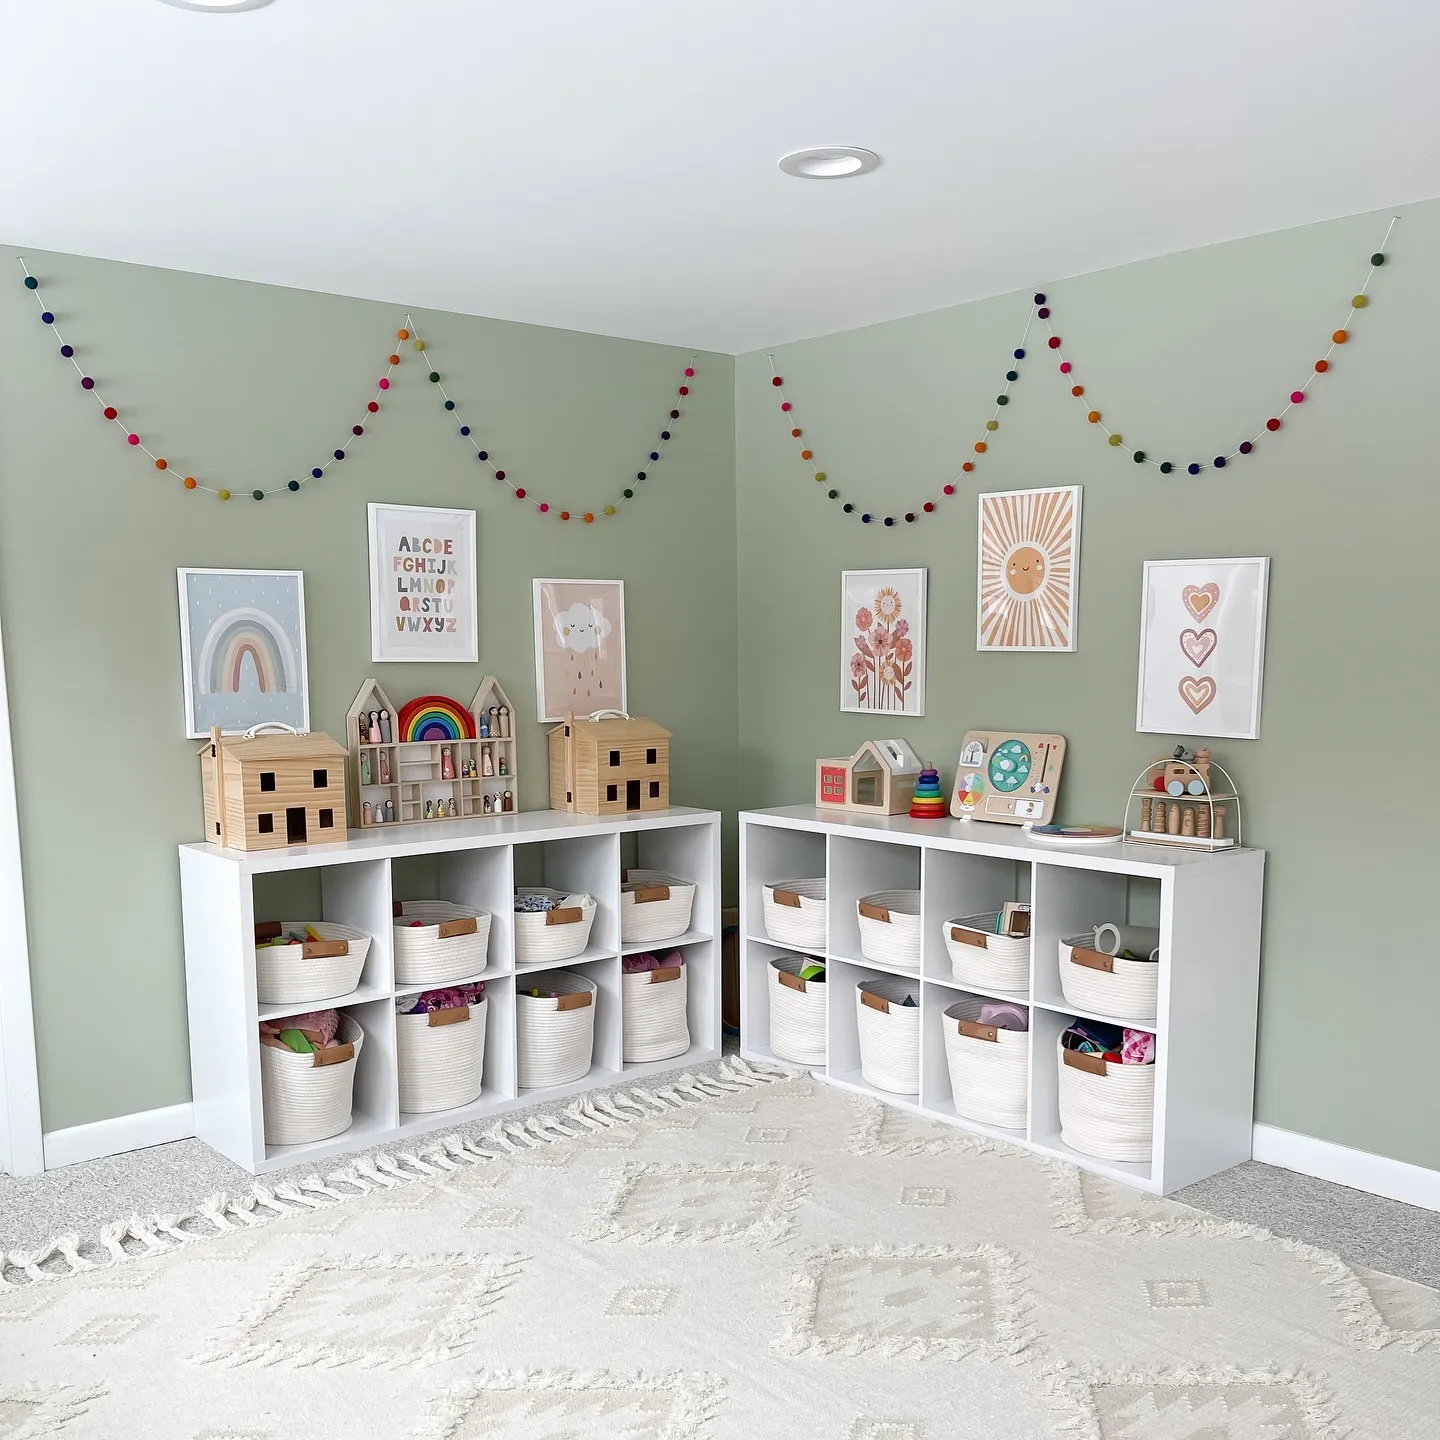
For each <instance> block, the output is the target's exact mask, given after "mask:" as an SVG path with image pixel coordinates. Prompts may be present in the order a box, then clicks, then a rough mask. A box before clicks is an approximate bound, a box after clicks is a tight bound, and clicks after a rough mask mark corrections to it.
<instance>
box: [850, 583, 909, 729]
mask: <svg viewBox="0 0 1440 1440" xmlns="http://www.w3.org/2000/svg"><path fill="white" fill-rule="evenodd" d="M925 576H926V572H925V571H924V570H845V571H842V572H841V576H840V708H841V709H842V710H849V711H855V712H860V713H864V714H870V713H872V712H874V713H877V714H881V713H883V714H886V715H923V714H924V713H925Z"/></svg>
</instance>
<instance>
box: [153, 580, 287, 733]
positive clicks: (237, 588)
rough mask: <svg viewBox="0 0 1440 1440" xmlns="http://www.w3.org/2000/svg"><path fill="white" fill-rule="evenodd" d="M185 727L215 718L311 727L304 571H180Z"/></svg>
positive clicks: (227, 725) (230, 726)
mask: <svg viewBox="0 0 1440 1440" xmlns="http://www.w3.org/2000/svg"><path fill="white" fill-rule="evenodd" d="M176 576H177V578H178V580H179V586H180V659H181V667H182V671H183V676H184V689H185V733H186V735H188V736H189V737H190V738H191V739H192V740H203V739H204V738H205V737H206V736H207V735H208V734H209V733H210V727H211V726H212V725H218V726H219V727H220V728H221V729H222V730H223V731H224V732H225V733H226V734H227V735H238V734H239V733H240V732H241V731H243V730H248V729H249V728H250V727H251V726H252V725H264V724H274V723H278V724H281V725H289V726H290V727H291V728H292V729H295V730H308V729H309V728H310V690H309V684H308V681H307V679H306V673H305V576H304V574H303V573H302V572H301V571H299V570H179V571H177V572H176Z"/></svg>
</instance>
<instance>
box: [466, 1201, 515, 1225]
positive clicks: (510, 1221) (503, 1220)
mask: <svg viewBox="0 0 1440 1440" xmlns="http://www.w3.org/2000/svg"><path fill="white" fill-rule="evenodd" d="M524 1214H525V1207H524V1206H523V1205H484V1206H482V1207H481V1208H480V1209H479V1210H477V1211H476V1212H475V1213H474V1214H473V1215H472V1216H471V1217H470V1218H469V1219H468V1220H467V1221H466V1222H465V1228H466V1229H467V1230H513V1229H514V1228H515V1227H516V1226H517V1225H518V1224H519V1223H520V1219H521V1217H522V1216H523V1215H524Z"/></svg>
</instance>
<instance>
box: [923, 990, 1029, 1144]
mask: <svg viewBox="0 0 1440 1440" xmlns="http://www.w3.org/2000/svg"><path fill="white" fill-rule="evenodd" d="M984 1008H985V1002H984V1001H983V1000H981V999H979V998H978V997H977V996H974V995H964V996H962V997H961V998H960V999H959V1000H957V1001H956V1002H955V1003H954V1004H953V1005H948V1006H946V1008H945V1012H944V1014H943V1015H942V1016H941V1026H942V1030H943V1032H944V1036H945V1064H946V1068H947V1069H948V1070H949V1072H950V1092H951V1098H952V1100H953V1102H954V1105H955V1112H956V1114H958V1115H968V1116H969V1117H970V1118H971V1119H972V1120H979V1121H981V1122H983V1123H984V1124H987V1125H1003V1126H1005V1127H1006V1128H1007V1129H1010V1130H1023V1129H1024V1128H1025V1114H1026V1097H1027V1095H1028V1093H1029V1068H1030V1032H1029V1030H1011V1029H1005V1028H1003V1027H1002V1026H999V1025H995V1024H986V1023H982V1022H981V1019H980V1013H981V1011H982V1010H983V1009H984ZM1006 1008H1009V1009H1014V1008H1015V1007H1013V1006H1007V1007H1006ZM1022 1008H1023V1007H1022ZM1027 1020H1028V1017H1027Z"/></svg>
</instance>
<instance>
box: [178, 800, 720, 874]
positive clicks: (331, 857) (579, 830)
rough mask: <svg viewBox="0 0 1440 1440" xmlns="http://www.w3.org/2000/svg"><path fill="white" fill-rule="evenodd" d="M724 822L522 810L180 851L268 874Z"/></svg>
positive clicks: (666, 813)
mask: <svg viewBox="0 0 1440 1440" xmlns="http://www.w3.org/2000/svg"><path fill="white" fill-rule="evenodd" d="M719 819H720V813H719V811H717V810H693V809H691V808H689V807H688V806H684V805H672V806H671V807H670V808H669V809H668V810H650V811H646V812H643V813H639V814H635V815H617V816H611V817H607V816H602V815H571V814H569V813H568V812H566V811H564V810H522V811H518V812H516V813H515V814H513V815H490V816H482V817H479V818H476V819H473V820H438V821H430V822H428V823H427V822H425V821H420V822H418V823H414V824H409V825H394V824H392V825H371V826H367V827H365V828H363V829H360V830H350V831H347V832H346V838H345V839H344V840H339V841H335V842H333V843H332V844H328V845H291V846H288V847H283V846H282V847H280V848H277V849H274V850H232V849H223V848H222V847H221V846H219V845H211V844H209V843H208V842H205V841H200V842H197V843H195V844H191V845H181V846H180V847H179V848H180V853H181V854H182V855H183V854H184V853H185V852H187V851H189V852H193V853H195V854H199V855H205V856H207V857H210V858H213V859H215V860H220V861H224V862H226V863H228V864H231V865H235V866H238V867H239V868H240V869H242V870H245V871H247V872H249V873H250V874H262V873H264V872H266V871H271V870H294V869H308V868H310V867H312V866H317V865H347V864H354V863H355V862H357V861H360V860H386V859H394V858H396V857H397V856H402V855H432V854H441V853H443V852H445V851H448V850H483V849H485V848H487V847H489V846H493V845H533V844H538V843H541V842H543V841H546V840H564V839H567V838H570V837H574V836H583V835H611V834H614V833H615V832H616V831H619V832H621V833H625V832H627V831H632V830H669V829H675V828H677V827H681V826H685V825H700V824H711V823H715V822H718V821H719Z"/></svg>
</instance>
